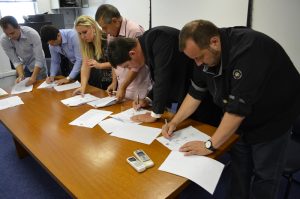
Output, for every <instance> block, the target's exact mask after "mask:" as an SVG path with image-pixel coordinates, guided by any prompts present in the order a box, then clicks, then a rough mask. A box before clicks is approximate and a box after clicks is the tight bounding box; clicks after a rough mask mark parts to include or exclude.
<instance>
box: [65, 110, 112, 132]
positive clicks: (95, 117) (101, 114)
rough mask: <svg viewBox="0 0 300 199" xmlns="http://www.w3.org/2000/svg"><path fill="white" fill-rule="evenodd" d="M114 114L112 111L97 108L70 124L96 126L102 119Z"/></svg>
mask: <svg viewBox="0 0 300 199" xmlns="http://www.w3.org/2000/svg"><path fill="white" fill-rule="evenodd" d="M110 114H112V112H111V111H102V110H97V109H91V110H88V111H87V112H85V113H84V114H83V115H81V116H80V117H78V118H77V119H75V120H74V121H72V122H70V123H69V124H70V125H75V126H82V127H87V128H93V127H94V126H96V125H97V124H98V123H99V122H100V121H101V120H103V119H105V118H106V117H108V116H109V115H110Z"/></svg>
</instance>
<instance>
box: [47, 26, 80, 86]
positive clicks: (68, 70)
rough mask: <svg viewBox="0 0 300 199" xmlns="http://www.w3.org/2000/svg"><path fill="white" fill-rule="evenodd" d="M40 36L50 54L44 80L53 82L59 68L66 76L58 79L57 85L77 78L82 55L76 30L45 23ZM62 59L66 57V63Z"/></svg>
mask: <svg viewBox="0 0 300 199" xmlns="http://www.w3.org/2000/svg"><path fill="white" fill-rule="evenodd" d="M41 38H42V41H43V42H47V43H48V44H49V50H50V54H51V67H50V77H48V78H47V80H46V81H47V82H48V83H49V82H53V81H54V76H56V75H57V74H58V72H59V70H60V69H61V72H62V75H64V76H66V78H64V79H59V80H58V81H57V83H58V84H59V85H60V84H66V83H69V82H70V81H72V80H77V79H79V77H80V75H79V73H80V68H81V63H82V56H81V52H80V46H79V39H78V35H77V32H76V31H75V30H73V29H60V30H59V29H57V28H56V27H55V26H53V25H45V26H43V27H42V28H41ZM64 59H67V61H66V62H67V63H65V61H63V60H64Z"/></svg>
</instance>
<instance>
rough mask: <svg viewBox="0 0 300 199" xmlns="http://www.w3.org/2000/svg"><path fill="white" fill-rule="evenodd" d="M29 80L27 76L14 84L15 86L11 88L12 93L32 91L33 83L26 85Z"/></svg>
mask: <svg viewBox="0 0 300 199" xmlns="http://www.w3.org/2000/svg"><path fill="white" fill-rule="evenodd" d="M28 80H29V77H27V78H26V79H24V80H22V81H20V82H19V83H17V84H15V85H14V86H13V88H12V89H11V94H12V95H14V94H20V93H27V92H31V91H32V88H33V85H30V86H25V84H26V82H27V81H28Z"/></svg>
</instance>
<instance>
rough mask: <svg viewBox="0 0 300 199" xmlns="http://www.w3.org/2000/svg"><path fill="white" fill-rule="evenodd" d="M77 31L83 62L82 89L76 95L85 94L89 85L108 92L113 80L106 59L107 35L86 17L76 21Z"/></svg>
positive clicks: (92, 20) (93, 21) (76, 91)
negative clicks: (107, 89)
mask: <svg viewBox="0 0 300 199" xmlns="http://www.w3.org/2000/svg"><path fill="white" fill-rule="evenodd" d="M75 29H76V31H77V33H78V36H79V40H80V46H81V52H82V59H83V61H82V67H81V87H80V88H78V89H77V90H75V91H74V94H76V93H81V94H83V93H84V92H85V89H86V85H87V83H89V84H90V85H92V86H96V87H98V88H101V89H103V90H106V88H107V87H108V86H109V85H110V83H111V80H112V76H111V65H110V63H109V62H107V57H106V48H107V40H106V34H105V33H103V32H102V30H101V29H100V27H99V26H98V24H97V22H96V21H95V20H94V19H92V18H91V17H90V16H86V15H82V16H79V17H78V18H77V19H76V21H75Z"/></svg>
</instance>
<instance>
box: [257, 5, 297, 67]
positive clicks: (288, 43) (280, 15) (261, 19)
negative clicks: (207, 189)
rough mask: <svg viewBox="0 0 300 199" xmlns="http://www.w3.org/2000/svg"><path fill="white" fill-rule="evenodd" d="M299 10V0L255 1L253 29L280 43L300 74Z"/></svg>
mask: <svg viewBox="0 0 300 199" xmlns="http://www.w3.org/2000/svg"><path fill="white" fill-rule="evenodd" d="M299 8H300V1H299V0H254V6H253V25H252V27H253V29H256V30H259V31H261V32H264V33H266V34H267V35H269V36H271V37H272V38H274V39H275V40H276V41H277V42H279V43H280V44H281V46H282V47H283V48H284V49H285V50H286V52H287V54H288V55H289V56H290V58H291V60H292V61H293V63H294V65H295V66H296V67H297V69H298V71H299V72H300V56H299V55H300V39H299V32H300V22H299V21H298V20H299V19H300V12H299Z"/></svg>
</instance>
